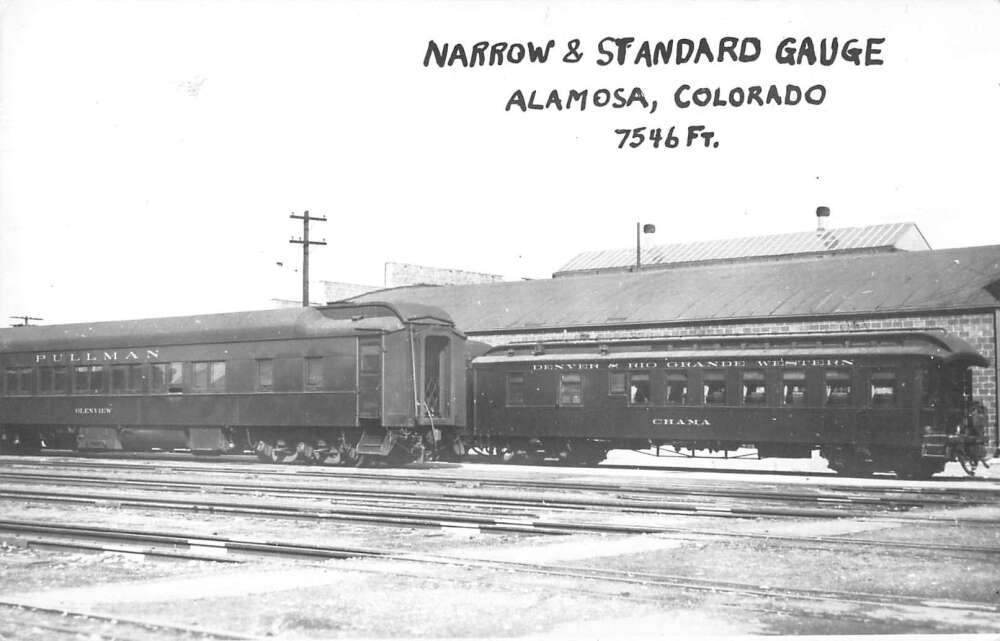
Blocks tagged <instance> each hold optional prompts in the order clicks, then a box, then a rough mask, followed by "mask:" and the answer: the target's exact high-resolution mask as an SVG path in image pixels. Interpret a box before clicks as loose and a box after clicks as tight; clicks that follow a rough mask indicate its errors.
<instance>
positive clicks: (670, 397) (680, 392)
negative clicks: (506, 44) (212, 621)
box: [667, 372, 688, 405]
mask: <svg viewBox="0 0 1000 641" xmlns="http://www.w3.org/2000/svg"><path fill="white" fill-rule="evenodd" d="M687 402H688V377H687V373H686V372H670V373H668V374H667V403H670V404H677V405H680V404H684V403H687Z"/></svg>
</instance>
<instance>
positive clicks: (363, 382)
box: [358, 338, 382, 419]
mask: <svg viewBox="0 0 1000 641" xmlns="http://www.w3.org/2000/svg"><path fill="white" fill-rule="evenodd" d="M358 418H359V419H381V418H382V339H381V338H359V339H358Z"/></svg>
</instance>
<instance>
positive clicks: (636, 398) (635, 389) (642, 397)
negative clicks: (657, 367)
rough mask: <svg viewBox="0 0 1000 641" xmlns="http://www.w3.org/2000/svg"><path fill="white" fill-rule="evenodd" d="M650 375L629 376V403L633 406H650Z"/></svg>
mask: <svg viewBox="0 0 1000 641" xmlns="http://www.w3.org/2000/svg"><path fill="white" fill-rule="evenodd" d="M650 391H651V390H650V386H649V374H629V376H628V401H629V403H631V404H632V405H649V393H650Z"/></svg>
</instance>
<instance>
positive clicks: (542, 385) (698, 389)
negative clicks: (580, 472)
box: [472, 330, 987, 477]
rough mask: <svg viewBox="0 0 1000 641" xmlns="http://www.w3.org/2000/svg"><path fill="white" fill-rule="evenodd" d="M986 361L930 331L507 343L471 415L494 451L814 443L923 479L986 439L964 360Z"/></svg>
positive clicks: (476, 388)
mask: <svg viewBox="0 0 1000 641" xmlns="http://www.w3.org/2000/svg"><path fill="white" fill-rule="evenodd" d="M986 364H987V362H986V360H985V359H984V358H983V357H982V356H981V355H979V354H978V353H976V351H975V350H974V349H973V348H972V347H971V346H969V345H968V344H967V343H965V342H963V341H962V340H960V339H958V338H956V337H954V336H951V335H948V334H946V333H944V332H943V331H933V330H932V331H910V332H851V333H838V334H832V333H831V334H827V333H823V334H784V335H781V334H772V335H755V336H703V337H685V338H669V339H654V340H627V341H591V342H550V343H538V344H513V345H506V346H502V347H497V348H494V349H492V350H490V351H489V352H488V353H487V354H485V355H484V356H481V357H479V358H477V359H476V360H475V361H474V363H473V375H474V381H473V398H474V400H473V409H472V411H473V412H474V418H473V423H474V425H475V430H476V434H475V438H476V439H477V443H478V444H479V445H481V446H484V447H486V448H487V449H490V450H491V451H492V452H494V453H496V454H500V453H508V454H509V453H511V452H518V451H521V452H527V453H531V454H536V455H537V454H544V455H546V456H558V457H560V458H563V459H568V460H571V461H577V462H581V463H590V464H593V463H596V462H598V461H600V460H602V459H603V458H604V457H605V456H606V454H607V452H608V450H609V449H616V448H622V449H625V448H627V449H642V448H646V447H649V446H650V445H653V446H662V445H665V446H673V447H674V448H677V449H680V448H689V449H691V450H713V451H731V450H736V449H737V448H740V447H755V448H756V449H757V452H758V455H759V456H760V457H761V458H764V457H809V456H811V454H812V452H813V450H815V449H817V448H818V449H819V451H820V454H821V455H822V456H823V457H825V458H826V459H827V461H828V462H829V465H830V467H831V468H832V469H834V470H836V471H838V472H842V473H847V474H867V473H870V472H874V471H889V470H893V471H895V472H896V473H897V474H898V475H900V476H904V477H929V476H931V475H932V474H934V473H936V472H938V471H941V470H942V469H943V468H944V465H945V463H946V462H947V461H949V460H952V459H953V458H954V457H955V456H956V451H957V450H958V449H960V448H962V447H965V446H969V447H973V446H976V445H980V446H981V443H982V439H981V438H979V436H981V434H979V435H977V434H976V433H975V432H976V430H981V429H982V414H981V413H980V414H976V413H974V412H972V398H971V371H970V369H969V368H970V367H972V366H984V365H986Z"/></svg>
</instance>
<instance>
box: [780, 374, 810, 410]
mask: <svg viewBox="0 0 1000 641" xmlns="http://www.w3.org/2000/svg"><path fill="white" fill-rule="evenodd" d="M781 404H782V405H787V406H790V407H804V406H805V404H806V373H805V372H801V371H788V372H782V373H781Z"/></svg>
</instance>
